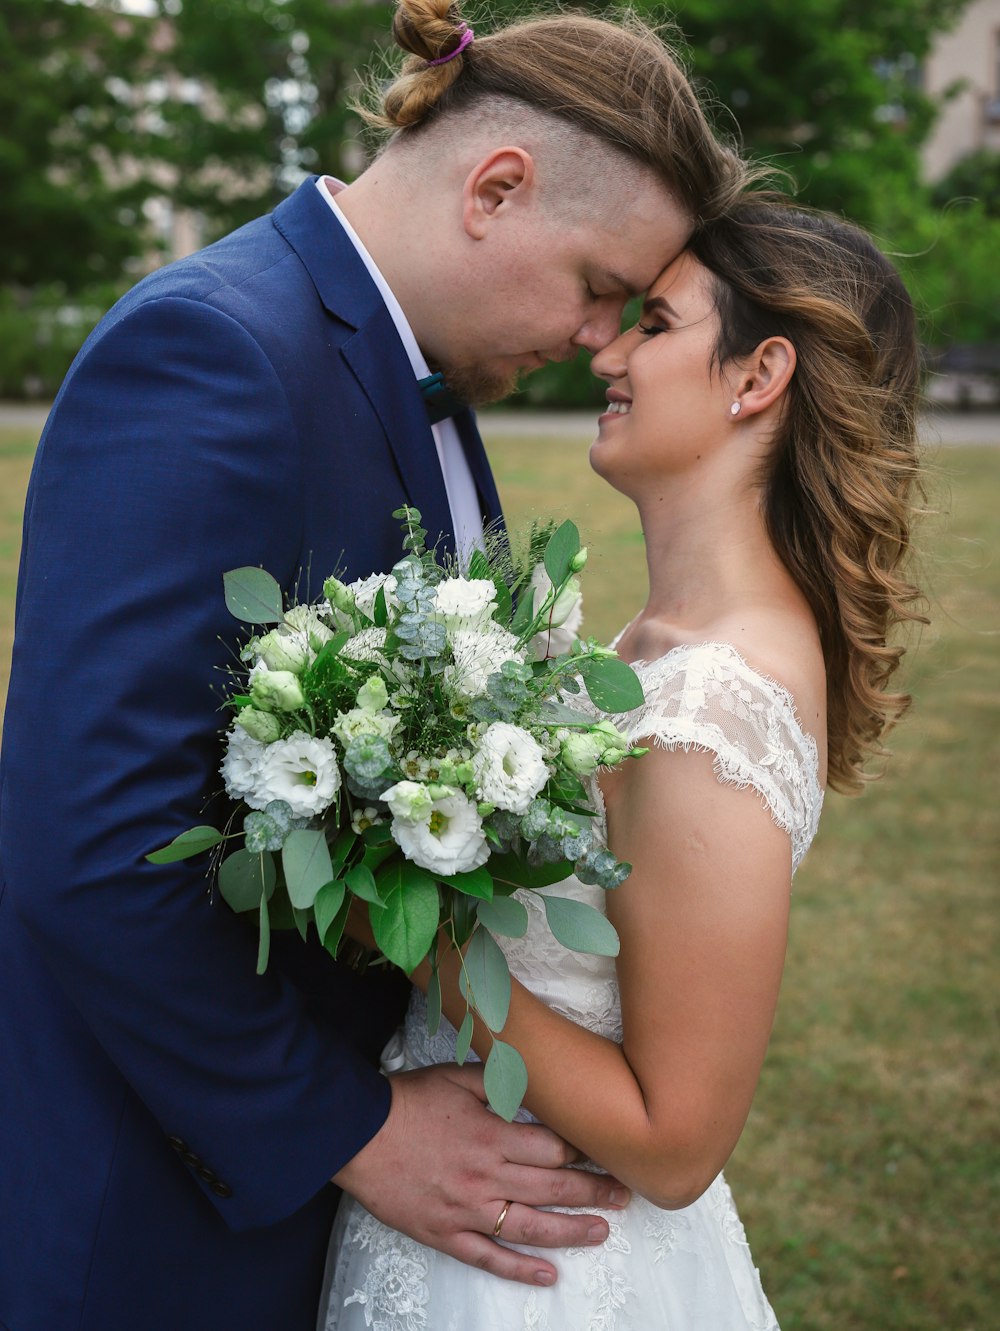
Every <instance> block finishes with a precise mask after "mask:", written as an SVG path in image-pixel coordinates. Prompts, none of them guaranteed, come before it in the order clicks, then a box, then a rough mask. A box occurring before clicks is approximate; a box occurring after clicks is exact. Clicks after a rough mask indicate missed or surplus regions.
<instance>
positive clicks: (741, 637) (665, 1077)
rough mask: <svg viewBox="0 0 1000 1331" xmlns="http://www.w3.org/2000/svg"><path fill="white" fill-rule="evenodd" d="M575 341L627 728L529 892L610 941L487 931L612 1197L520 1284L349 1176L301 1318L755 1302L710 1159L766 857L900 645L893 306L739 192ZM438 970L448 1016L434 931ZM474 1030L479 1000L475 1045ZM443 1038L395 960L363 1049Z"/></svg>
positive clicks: (728, 1147) (770, 971) (515, 1007)
mask: <svg viewBox="0 0 1000 1331" xmlns="http://www.w3.org/2000/svg"><path fill="white" fill-rule="evenodd" d="M593 368H594V371H595V373H597V374H599V375H601V376H602V377H603V378H604V379H606V380H607V381H608V384H609V385H610V387H609V389H608V393H607V397H608V402H609V406H608V409H607V411H606V412H605V414H604V415H602V416H601V418H600V426H599V435H598V438H597V440H596V442H595V443H594V445H593V447H592V449H591V463H592V465H593V466H594V468H595V469H596V470H597V472H598V473H599V474H600V475H601V476H603V477H604V478H605V479H606V480H607V481H608V482H609V483H610V484H612V485H614V486H615V487H616V488H617V489H619V490H621V491H622V492H623V493H625V494H626V495H628V496H629V497H630V498H631V499H632V500H633V501H634V502H635V504H636V506H637V507H638V510H639V513H640V516H641V519H642V527H643V533H644V536H645V541H646V550H647V558H648V565H649V599H648V601H647V603H646V606H645V607H644V609H643V610H642V611H641V612H640V613H639V614H638V616H637V617H636V618H635V619H634V620H633V621H632V622H631V623H630V624H629V626H628V627H627V628H626V629H625V630H624V631H623V633H622V634H621V635H620V637H619V639H618V641H617V648H618V651H619V653H620V655H621V656H622V657H623V658H624V659H626V660H628V661H631V662H632V663H633V664H634V665H635V668H636V670H637V671H638V673H639V675H640V678H641V679H642V682H643V685H644V689H645V694H646V704H645V706H644V707H643V708H642V709H640V710H639V711H638V712H636V713H634V714H632V715H630V716H629V717H627V718H625V719H624V720H625V726H624V728H626V729H627V731H628V734H629V737H630V739H631V740H632V741H633V742H637V743H638V742H644V743H649V744H650V745H651V751H650V753H649V754H648V755H647V756H646V757H644V758H642V759H641V760H640V761H638V762H633V763H629V764H626V765H625V766H624V767H622V768H619V769H618V770H616V771H614V772H611V773H607V774H604V775H603V776H602V778H601V782H600V786H599V788H595V789H596V793H597V794H598V795H600V796H602V797H603V805H604V807H605V808H606V830H607V835H608V838H609V843H610V845H611V846H612V848H613V849H614V851H615V853H616V855H618V856H619V857H620V858H622V859H626V860H628V861H630V862H631V863H632V864H633V872H632V874H631V876H630V878H629V879H628V880H627V882H626V883H625V884H624V885H623V886H622V888H621V889H619V890H618V891H617V892H615V893H609V894H605V893H604V892H602V891H601V890H600V889H598V888H592V887H587V886H585V885H584V884H582V883H580V882H579V881H578V880H577V879H575V878H570V879H568V880H566V881H565V882H563V883H559V884H557V885H556V886H554V887H551V888H548V889H546V890H547V891H549V892H552V893H559V894H562V895H571V896H574V897H576V898H578V899H580V900H585V901H588V902H590V903H591V904H593V905H595V906H598V907H600V908H602V909H605V908H606V910H607V913H608V915H609V917H610V918H611V920H612V922H613V923H614V924H615V926H616V928H617V930H618V933H619V935H620V938H621V953H620V956H619V957H618V959H617V962H614V961H612V960H610V959H607V958H601V957H590V956H582V955H580V954H577V953H570V952H567V951H566V950H564V949H563V948H562V947H561V946H560V945H559V944H558V943H557V942H556V941H555V940H554V938H553V937H552V935H551V934H550V932H549V930H548V928H547V925H546V922H545V914H544V912H543V911H542V910H541V909H540V908H539V903H538V902H537V901H536V900H535V898H534V896H533V895H532V894H531V893H521V894H520V896H521V897H522V899H523V900H524V903H525V905H526V906H527V907H528V910H529V919H530V923H529V928H528V932H527V934H526V935H525V937H523V938H521V939H505V938H504V939H499V940H498V941H499V942H500V943H501V945H502V947H503V949H504V952H505V953H506V955H507V958H508V960H509V963H510V968H511V971H512V974H513V976H514V977H515V983H514V986H513V988H514V992H513V995H512V1001H511V1007H510V1016H509V1019H508V1022H507V1025H506V1027H505V1028H504V1032H503V1038H504V1039H505V1040H507V1041H509V1042H510V1043H511V1044H513V1045H515V1046H516V1048H517V1049H519V1050H520V1051H521V1053H522V1054H523V1056H524V1058H525V1061H526V1063H527V1067H528V1073H529V1082H528V1092H527V1095H526V1097H525V1106H526V1109H527V1110H529V1111H530V1112H531V1114H532V1115H534V1116H535V1117H536V1118H538V1119H540V1120H541V1121H543V1122H545V1123H547V1124H548V1125H549V1126H550V1127H552V1128H553V1129H555V1130H556V1131H557V1132H558V1133H560V1134H561V1135H562V1136H563V1137H564V1138H565V1139H566V1140H568V1141H571V1142H573V1143H574V1144H575V1145H576V1146H577V1147H578V1148H579V1149H580V1151H581V1152H582V1154H583V1157H585V1158H586V1159H587V1160H588V1161H592V1162H593V1165H589V1166H588V1167H594V1168H598V1167H599V1168H603V1169H606V1170H608V1171H609V1172H610V1173H612V1174H614V1175H615V1176H617V1177H618V1178H619V1179H621V1180H622V1181H623V1182H624V1183H625V1184H627V1185H628V1186H629V1187H630V1188H631V1189H632V1191H633V1196H632V1200H631V1202H630V1203H629V1204H628V1205H627V1206H626V1207H624V1208H623V1209H622V1210H619V1211H614V1212H606V1213H604V1214H605V1216H606V1219H607V1221H608V1223H609V1226H610V1237H609V1238H608V1240H607V1242H606V1243H604V1244H601V1245H597V1246H593V1247H588V1248H585V1249H584V1248H581V1249H577V1250H570V1251H563V1252H556V1253H555V1254H554V1255H553V1254H551V1253H550V1254H549V1255H550V1256H552V1259H553V1260H554V1262H555V1264H556V1266H557V1267H558V1270H559V1280H558V1282H557V1283H556V1284H555V1286H554V1287H552V1288H550V1289H542V1288H535V1289H532V1288H528V1287H526V1286H524V1285H520V1284H515V1283H512V1282H505V1281H501V1280H498V1279H496V1278H494V1277H492V1276H489V1275H486V1274H483V1273H482V1272H479V1271H476V1270H474V1269H472V1268H470V1267H468V1266H464V1265H461V1264H460V1263H458V1262H457V1261H455V1260H453V1259H452V1258H450V1257H447V1256H444V1255H442V1254H440V1253H438V1252H436V1251H434V1250H432V1249H429V1248H425V1247H422V1246H421V1245H419V1244H417V1243H415V1242H413V1241H412V1240H410V1239H408V1238H405V1237H403V1236H401V1235H399V1234H397V1233H395V1232H394V1231H392V1230H390V1229H387V1228H386V1227H385V1226H383V1225H382V1224H381V1223H380V1222H379V1221H378V1220H377V1219H375V1218H374V1217H373V1216H371V1215H369V1214H368V1212H367V1211H365V1210H364V1209H363V1208H362V1207H361V1206H360V1205H359V1204H358V1203H357V1202H354V1201H352V1200H351V1199H350V1198H346V1197H345V1199H344V1203H343V1205H342V1207H341V1211H340V1214H339V1217H338V1221H337V1225H336V1228H335V1231H334V1235H333V1240H332V1244H331V1251H330V1262H329V1265H328V1272H327V1280H326V1290H325V1295H324V1306H323V1308H322V1310H321V1314H320V1321H319V1325H320V1327H321V1328H323V1329H324V1331H369V1329H372V1331H515V1329H516V1328H524V1329H525V1331H529V1329H533V1331H660V1329H662V1331H749V1329H751V1328H752V1329H753V1331H766V1329H770V1328H775V1327H777V1322H776V1320H775V1317H774V1314H773V1312H772V1311H771V1307H770V1304H769V1303H768V1301H767V1298H766V1297H765V1295H764V1293H763V1291H762V1288H761V1284H760V1280H759V1278H758V1275H757V1271H756V1269H755V1267H754V1264H753V1260H752V1258H751V1255H750V1250H749V1248H748V1246H747V1242H746V1239H745V1236H744V1232H743V1227H742V1225H741V1223H740V1220H739V1218H738V1216H737V1213H736V1210H735V1209H734V1206H733V1202H732V1198H731V1196H730V1192H729V1189H728V1187H727V1185H726V1183H725V1180H724V1179H723V1176H722V1173H721V1170H722V1168H723V1166H724V1164H725V1162H726V1160H727V1159H728V1157H729V1155H730V1153H731V1152H732V1150H733V1148H734V1146H735V1145H736V1142H737V1140H738V1138H739V1135H740V1132H741V1131H742V1128H743V1125H744V1122H745V1120H746V1116H747V1114H748V1112H749V1109H750V1104H751V1100H752V1098H753V1094H754V1090H755V1087H756V1084H757V1080H758V1076H759V1073H760V1069H761V1065H762V1062H763V1058H764V1054H765V1049H766V1046H767V1041H768V1037H769V1034H770V1029H771V1024H772V1019H773V1016H774V1010H775V1005H776V1002H777V997H778V988H779V984H780V979H781V972H782V966H783V960H784V952H785V943H786V930H787V921H788V913H789V905H790V891H789V887H790V882H791V878H792V875H793V873H794V872H795V869H796V868H797V867H798V864H799V863H800V861H801V859H802V857H803V855H804V854H805V852H806V850H807V849H808V847H809V844H810V842H811V840H812V838H813V836H814V834H815V831H816V826H817V823H818V820H819V816H820V810H821V807H822V802H823V789H824V786H825V785H826V783H827V780H828V779H829V781H830V782H832V783H833V784H834V785H836V786H837V787H838V788H840V789H842V790H850V789H854V788H857V787H858V786H859V784H860V779H861V772H862V763H863V762H864V760H865V759H866V758H867V757H869V756H870V755H871V754H872V753H873V752H877V751H878V748H879V741H880V738H881V736H882V734H883V733H884V731H885V729H886V728H887V726H888V724H889V723H890V722H891V721H892V720H893V719H895V717H897V716H898V715H899V713H901V712H902V710H903V709H904V707H905V705H906V703H907V701H908V700H907V698H906V697H905V695H901V694H898V693H890V692H889V691H888V687H887V686H888V682H889V679H890V676H891V675H892V673H893V671H894V669H895V668H896V666H897V664H898V662H899V657H900V655H901V648H900V647H899V646H898V645H892V644H891V643H890V642H887V636H888V635H889V634H890V632H891V630H892V629H893V627H894V626H895V625H897V624H898V623H899V622H900V621H903V620H906V619H909V618H914V617H915V615H914V613H913V611H911V610H910V609H909V608H908V607H909V606H910V604H911V603H912V601H913V600H914V598H915V596H916V590H915V589H914V588H913V587H912V586H911V585H909V584H908V583H907V582H906V581H905V580H904V578H903V575H902V571H901V566H902V561H903V559H904V556H905V554H906V549H907V544H908V535H909V525H908V524H909V496H910V493H911V490H912V487H913V485H914V483H915V481H916V470H917V460H916V447H915V436H914V413H915V406H916V392H917V377H918V357H917V350H916V340H915V333H914V320H913V313H912V307H911V304H910V301H909V298H908V296H907V294H906V291H905V289H904V287H903V286H902V283H901V282H900V280H899V278H898V276H897V275H896V273H895V270H894V269H893V268H892V266H891V265H890V264H889V263H888V262H887V261H886V260H885V259H884V258H883V256H882V255H881V254H880V253H879V252H878V251H877V250H876V249H875V247H874V246H873V245H872V244H871V242H870V240H869V239H868V237H866V236H865V235H863V234H862V233H861V232H859V231H857V230H856V229H854V228H853V227H850V226H848V225H846V224H845V223H843V222H841V221H839V220H836V219H833V218H831V217H828V216H825V215H817V214H807V213H804V212H802V211H801V210H799V209H796V208H794V207H793V206H791V205H788V204H786V203H783V202H782V201H780V200H776V199H770V198H768V199H764V198H763V197H758V198H757V199H753V198H749V199H748V200H747V201H746V202H745V203H743V204H742V205H741V206H740V207H739V209H738V210H737V212H736V214H735V215H734V216H733V217H731V218H730V219H728V220H726V221H724V222H722V223H719V224H713V225H712V226H711V227H709V228H708V229H706V230H705V231H703V232H701V233H699V234H698V235H696V237H695V238H694V240H693V241H692V243H691V246H690V248H689V249H688V250H687V251H686V252H685V253H684V254H682V255H681V256H680V257H679V258H678V259H676V260H675V261H674V262H673V263H671V264H670V265H669V266H668V267H667V269H666V270H665V271H664V273H663V274H662V275H661V277H660V278H659V280H658V281H657V282H656V283H655V284H654V286H653V288H652V289H651V290H650V292H649V295H648V297H647V299H646V302H645V306H644V309H643V313H642V317H641V320H640V322H639V323H638V324H637V325H636V327H635V328H633V329H631V330H630V331H629V332H627V333H624V334H622V336H621V337H619V338H618V339H617V340H616V341H615V342H613V343H612V344H611V345H610V346H609V347H607V348H605V350H604V351H602V352H600V353H599V354H598V355H597V357H596V358H595V360H594V366H593ZM624 594H626V593H625V589H624V588H623V595H624ZM441 974H442V981H443V988H444V990H445V999H444V1009H445V1012H446V1014H447V1015H449V1016H451V1017H452V1018H453V1019H454V1020H455V1021H456V1022H459V1021H460V1020H461V1017H462V1016H463V1015H464V1001H463V1000H462V999H461V997H460V995H459V993H458V989H457V983H456V982H455V980H456V967H455V965H454V961H453V959H452V960H448V959H446V960H445V961H443V962H442V966H441ZM414 980H415V982H416V983H417V985H418V986H419V985H420V984H424V985H426V982H427V975H426V974H424V973H422V972H418V973H417V974H415V976H414ZM489 1040H490V1037H489V1034H488V1032H486V1031H485V1030H483V1029H477V1031H476V1035H475V1037H474V1042H473V1047H474V1049H475V1050H476V1052H477V1054H478V1055H479V1056H481V1057H484V1056H485V1055H486V1053H488V1050H489ZM454 1051H455V1030H454V1027H452V1026H448V1025H447V1024H446V1023H443V1024H442V1027H441V1029H440V1030H439V1032H438V1034H437V1036H436V1037H435V1038H433V1039H431V1038H429V1037H428V1035H427V1033H426V1028H425V1021H424V1002H423V997H422V994H421V993H420V991H419V988H418V989H416V990H415V992H414V1000H413V1002H412V1004H411V1009H410V1013H409V1016H408V1019H407V1023H406V1028H405V1031H404V1032H403V1034H402V1037H401V1039H400V1041H399V1044H398V1047H397V1048H396V1050H395V1054H396V1058H395V1060H394V1062H393V1063H392V1064H391V1068H394V1069H398V1068H402V1067H406V1068H414V1067H420V1066H424V1065H426V1064H429V1063H434V1062H441V1061H444V1060H447V1059H449V1058H452V1057H453V1056H454ZM506 1218H507V1217H506V1208H505V1211H504V1213H503V1214H501V1215H499V1216H498V1218H497V1227H496V1228H497V1233H498V1234H499V1235H500V1237H501V1238H502V1237H503V1224H504V1221H505V1220H506Z"/></svg>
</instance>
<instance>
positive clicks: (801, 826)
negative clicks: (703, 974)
mask: <svg viewBox="0 0 1000 1331" xmlns="http://www.w3.org/2000/svg"><path fill="white" fill-rule="evenodd" d="M634 668H635V670H636V672H637V674H638V675H639V678H640V680H641V681H642V685H643V691H644V693H645V695H646V702H645V705H644V706H643V707H640V708H637V709H636V710H635V711H634V712H630V713H628V714H627V715H626V716H625V717H620V718H618V724H619V725H620V726H621V728H622V729H623V730H624V731H625V732H626V734H627V735H628V737H629V739H630V740H631V741H632V743H633V744H638V743H640V742H645V741H648V740H650V739H652V740H653V741H654V742H655V743H656V744H659V745H662V746H663V747H665V748H671V749H674V748H681V749H685V750H689V749H697V750H700V751H705V752H711V753H712V754H714V755H715V764H714V765H715V773H716V776H717V777H718V779H719V780H720V781H722V782H725V783H727V784H731V785H735V786H739V787H747V786H750V787H752V788H753V789H754V790H756V791H757V793H758V794H759V795H760V797H761V800H762V801H763V803H764V805H765V807H766V808H767V809H768V811H769V813H770V814H771V817H772V819H773V820H774V822H775V823H776V824H777V825H778V827H780V828H782V830H783V831H785V832H787V833H788V835H789V837H790V839H791V843H792V872H793V873H794V872H795V870H796V869H797V868H798V866H799V864H800V863H801V861H802V857H803V856H804V855H805V853H806V851H807V850H808V848H809V844H810V842H811V841H812V839H813V836H814V835H815V833H816V827H817V824H818V822H819V816H820V812H821V810H822V807H823V791H822V789H821V787H820V784H819V767H818V756H817V750H816V742H815V740H814V739H813V738H812V736H811V735H807V734H806V733H805V732H804V731H803V729H802V727H801V725H800V724H799V720H798V717H797V715H796V712H795V704H794V702H793V701H792V697H791V695H790V694H789V692H788V690H787V689H785V688H783V687H782V686H781V685H780V684H777V683H775V681H774V680H771V679H768V678H767V676H765V675H762V674H761V673H760V672H759V671H757V670H755V669H754V668H753V667H752V666H750V665H748V664H747V662H746V661H744V660H743V658H742V657H741V656H740V654H739V653H738V652H737V651H736V649H735V647H732V646H731V645H730V644H728V643H698V644H696V645H694V646H683V647H676V648H674V650H673V651H671V652H668V653H667V654H666V655H665V656H662V657H660V658H659V659H658V660H656V661H649V662H645V661H640V662H638V663H636V664H635V667H634ZM577 705H579V704H577ZM593 794H594V797H595V799H596V801H597V804H598V808H599V809H600V810H601V814H600V817H599V820H598V823H599V826H598V832H599V833H602V832H603V831H605V825H604V817H603V802H602V801H601V798H600V789H599V787H598V786H597V783H596V782H595V783H594V785H593ZM626 886H627V885H626ZM545 891H546V892H547V893H549V894H552V895H556V894H557V895H559V896H565V897H573V898H574V899H575V900H577V901H585V902H586V903H587V904H588V905H590V906H594V907H596V908H597V909H598V910H603V909H604V903H605V892H604V890H603V889H602V888H600V887H590V886H587V885H586V884H584V883H581V882H580V881H579V879H578V878H575V877H570V878H567V879H565V880H564V881H563V882H561V883H556V884H555V885H554V886H552V887H549V888H546V889H545ZM516 896H517V898H518V900H519V901H522V902H523V903H524V905H525V906H526V907H527V910H528V929H527V932H526V933H525V935H524V937H523V938H498V939H497V942H498V943H499V944H500V946H501V948H502V949H503V952H504V955H505V956H506V958H507V962H508V965H509V966H510V970H511V974H512V975H513V976H515V978H517V979H518V980H520V981H521V983H522V984H524V985H526V986H527V987H528V988H529V989H531V991H532V992H533V993H535V994H537V995H538V997H539V998H541V999H543V1000H544V1001H545V1002H546V1003H547V1004H548V1006H549V1007H551V1008H552V1009H553V1010H554V1011H556V1012H558V1013H560V1014H561V1015H562V1016H565V1017H569V1018H570V1019H571V1020H572V1021H575V1022H576V1023H577V1024H578V1025H580V1026H585V1027H587V1029H588V1030H592V1031H596V1032H597V1033H598V1034H599V1035H604V1036H607V1037H608V1038H609V1039H612V1040H616V1041H621V1038H622V1019H621V1005H620V1003H619V998H618V983H617V977H616V971H615V963H614V960H613V959H612V958H611V957H594V956H587V955H585V954H583V953H579V952H569V951H567V950H566V948H564V947H563V946H562V944H561V943H558V942H557V941H556V939H555V938H553V936H552V933H551V931H550V930H549V927H548V924H547V922H546V918H545V909H544V907H543V905H542V902H541V901H540V900H539V897H538V894H537V893H536V892H524V891H522V892H518V893H516ZM425 1015H426V1008H425V1005H424V999H423V996H422V995H421V994H419V993H417V992H415V993H414V994H413V996H412V999H411V1003H410V1011H409V1013H408V1016H407V1022H406V1029H405V1033H404V1038H403V1041H401V1042H400V1046H399V1048H398V1050H397V1057H398V1059H399V1066H403V1060H404V1058H405V1061H406V1063H407V1065H409V1066H414V1065H416V1066H423V1065H425V1064H427V1063H443V1062H447V1061H449V1060H451V1059H453V1058H454V1056H455V1041H456V1034H455V1031H454V1028H453V1027H451V1026H449V1025H448V1023H447V1022H442V1023H441V1026H440V1028H439V1029H438V1032H437V1034H436V1035H435V1036H433V1037H431V1036H429V1035H428V1034H427V1026H426V1020H425Z"/></svg>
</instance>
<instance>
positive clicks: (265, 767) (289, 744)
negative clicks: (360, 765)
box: [244, 731, 340, 818]
mask: <svg viewBox="0 0 1000 1331" xmlns="http://www.w3.org/2000/svg"><path fill="white" fill-rule="evenodd" d="M339 789H340V768H339V767H338V766H337V750H336V749H335V748H334V747H333V744H332V743H331V742H330V740H328V739H323V738H321V737H318V736H314V735H307V734H306V733H305V732H304V731H299V732H298V733H297V734H294V735H291V736H290V737H289V738H288V739H280V740H278V742H277V743H276V744H269V745H268V746H267V747H266V749H265V751H264V756H263V758H262V760H261V764H260V775H259V778H258V781H257V784H256V787H255V789H254V791H253V796H252V798H251V797H247V796H244V799H246V802H247V804H249V805H250V806H251V808H254V809H263V808H264V807H265V806H266V805H268V804H269V803H270V802H271V800H284V801H285V803H286V804H287V805H288V806H289V807H290V808H291V810H292V817H293V818H309V817H313V816H315V815H316V814H320V813H323V812H325V810H326V809H328V808H329V807H330V805H331V804H332V803H333V800H334V798H335V797H336V794H337V791H338V790H339Z"/></svg>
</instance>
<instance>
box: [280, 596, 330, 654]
mask: <svg viewBox="0 0 1000 1331" xmlns="http://www.w3.org/2000/svg"><path fill="white" fill-rule="evenodd" d="M285 626H286V628H289V629H291V630H292V632H293V633H296V634H301V635H302V637H303V638H304V639H305V641H306V642H307V643H308V644H309V646H310V647H311V648H312V650H313V651H314V652H318V651H320V649H321V648H322V647H324V646H325V645H326V643H328V642H329V641H330V639H331V638H332V637H333V630H332V629H330V628H329V627H328V626H327V625H326V624H324V623H323V621H322V619H320V617H319V614H318V613H317V610H316V607H314V606H311V605H295V606H293V607H292V608H291V610H289V611H288V613H287V614H286V615H285Z"/></svg>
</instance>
